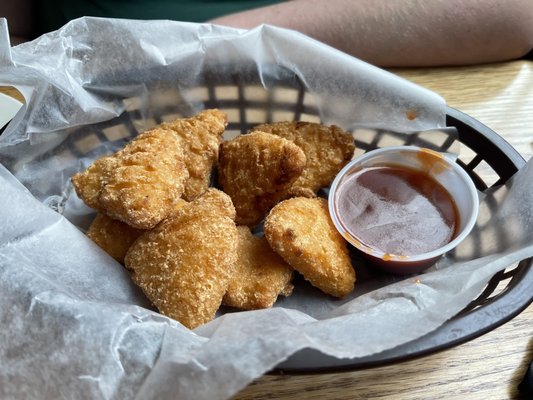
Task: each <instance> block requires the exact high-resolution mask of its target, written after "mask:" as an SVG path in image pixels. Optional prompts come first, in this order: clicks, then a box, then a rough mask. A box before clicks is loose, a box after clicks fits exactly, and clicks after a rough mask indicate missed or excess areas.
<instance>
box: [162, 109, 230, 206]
mask: <svg viewBox="0 0 533 400" xmlns="http://www.w3.org/2000/svg"><path fill="white" fill-rule="evenodd" d="M227 124H228V118H227V115H226V114H225V113H224V112H222V111H220V110H217V109H212V110H204V111H202V112H200V113H199V114H197V115H196V116H194V117H192V118H187V119H177V120H175V121H172V122H169V123H164V124H162V125H161V128H163V129H170V130H172V131H174V132H175V133H176V135H178V136H179V137H180V138H181V139H182V147H183V150H184V153H185V165H186V166H187V171H189V179H187V182H186V183H185V192H184V193H183V198H184V199H185V200H187V201H192V200H194V199H195V198H196V197H198V196H199V195H201V194H202V193H204V192H205V191H206V190H207V188H208V186H209V180H210V178H211V171H212V169H213V165H214V164H216V162H217V160H218V147H219V145H220V143H221V141H222V134H223V133H224V130H225V129H226V126H227Z"/></svg>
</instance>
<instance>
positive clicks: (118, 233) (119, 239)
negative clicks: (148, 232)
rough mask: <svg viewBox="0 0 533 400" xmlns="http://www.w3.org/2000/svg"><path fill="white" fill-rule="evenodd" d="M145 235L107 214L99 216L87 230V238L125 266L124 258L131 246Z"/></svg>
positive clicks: (141, 231)
mask: <svg viewBox="0 0 533 400" xmlns="http://www.w3.org/2000/svg"><path fill="white" fill-rule="evenodd" d="M143 233H144V231H143V230H140V229H135V228H132V227H131V226H129V225H128V224H125V223H124V222H121V221H117V220H115V219H112V218H110V217H108V216H107V215H105V214H98V215H97V216H96V218H95V219H94V220H93V222H92V223H91V226H90V227H89V229H88V230H87V236H88V237H89V238H90V239H91V240H92V241H93V242H95V243H96V244H97V245H98V246H100V247H101V248H102V249H103V250H104V251H105V252H106V253H107V254H109V255H110V256H111V257H113V258H114V259H115V260H117V261H118V262H119V263H121V264H124V256H125V255H126V252H127V251H128V249H129V248H130V246H131V245H132V244H133V242H135V240H137V238H138V237H139V236H141V235H142V234H143Z"/></svg>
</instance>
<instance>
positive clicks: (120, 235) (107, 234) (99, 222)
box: [87, 199, 187, 264]
mask: <svg viewBox="0 0 533 400" xmlns="http://www.w3.org/2000/svg"><path fill="white" fill-rule="evenodd" d="M185 204H187V202H186V201H185V200H183V199H179V200H178V202H177V203H176V204H175V206H174V211H173V212H176V211H177V210H179V209H180V208H181V207H183V206H184V205H185ZM144 232H145V231H144V230H141V229H135V228H132V227H131V226H129V225H128V224H126V223H124V222H122V221H117V220H116V219H112V218H110V217H108V216H107V215H105V214H100V213H99V214H98V215H97V216H96V218H95V219H94V220H93V222H92V223H91V225H90V226H89V229H88V230H87V236H88V237H89V238H90V239H91V240H92V241H93V242H95V243H96V244H97V245H98V246H100V247H101V248H102V249H103V250H104V251H105V252H106V253H107V254H109V255H110V256H111V257H113V258H114V259H115V260H117V261H118V262H119V263H121V264H124V257H125V256H126V252H127V251H128V249H129V248H130V246H131V245H132V244H133V242H135V240H136V239H137V238H138V237H139V236H141V235H142V234H143V233H144Z"/></svg>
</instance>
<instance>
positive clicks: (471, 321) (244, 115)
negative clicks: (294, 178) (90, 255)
mask: <svg viewBox="0 0 533 400" xmlns="http://www.w3.org/2000/svg"><path fill="white" fill-rule="evenodd" d="M251 77H252V78H251ZM146 84H147V85H148V86H150V85H149V84H148V83H146ZM265 85H266V87H267V88H266V89H265ZM87 89H88V90H90V88H87ZM160 89H161V88H160V87H158V83H157V82H153V84H152V87H151V88H150V90H153V93H156V92H158V91H160ZM251 90H252V91H253V90H257V91H258V93H260V94H261V96H249V93H250V91H251ZM279 91H281V92H284V95H283V96H277V95H276V93H277V92H279ZM164 92H165V94H164V95H162V97H161V96H160V97H161V98H165V97H166V98H167V100H168V101H158V106H157V107H155V108H150V111H149V115H146V113H144V114H143V113H142V112H141V111H140V108H139V106H138V104H136V102H135V101H132V102H131V104H130V106H128V107H126V111H125V112H123V113H122V114H121V115H120V117H118V118H115V119H113V120H109V121H105V122H102V123H99V124H95V125H90V126H82V127H75V128H73V129H71V130H69V131H68V132H65V140H64V141H63V142H62V143H61V144H60V145H58V146H56V147H54V148H53V149H51V150H47V151H46V152H45V153H43V154H41V155H40V157H42V158H44V159H47V158H50V157H70V158H74V159H79V158H85V157H86V158H96V157H97V156H99V155H101V154H103V153H105V152H107V153H109V152H110V151H112V150H114V149H117V148H120V147H122V146H123V145H124V143H125V142H126V141H128V140H130V139H131V138H132V137H134V136H136V135H137V134H138V133H139V130H142V129H139V127H140V126H144V125H143V124H144V122H143V121H146V120H147V119H149V120H151V121H152V122H153V123H154V124H156V123H161V122H164V121H168V120H170V119H172V118H175V117H179V116H187V115H190V114H193V113H194V112H195V110H198V109H201V108H219V109H221V110H223V111H226V112H227V113H228V117H229V125H228V130H227V131H228V135H229V137H231V136H232V135H236V134H239V133H245V132H247V131H248V130H249V129H250V128H252V127H253V126H254V125H256V124H258V123H264V122H274V121H279V120H296V121H298V120H312V121H318V120H320V118H319V111H318V108H317V107H316V106H315V105H313V102H309V101H308V99H309V97H310V96H311V94H310V93H308V92H306V90H305V89H304V85H303V84H302V83H301V81H300V79H299V78H298V77H297V76H295V75H294V74H292V73H290V71H289V72H288V73H286V74H281V75H278V76H276V77H275V79H272V80H271V81H268V82H266V83H265V81H264V80H263V81H261V80H259V79H258V78H257V77H255V76H254V75H253V74H245V73H243V70H242V68H239V70H238V71H234V70H233V71H232V70H229V72H228V70H227V69H226V70H224V71H220V70H216V69H215V72H213V73H205V74H204V75H203V76H202V77H201V79H200V85H197V86H195V87H180V88H172V89H170V90H169V89H168V87H166V88H165V89H164ZM95 93H97V94H98V95H100V96H101V95H102V92H101V91H100V90H98V91H95ZM221 94H223V95H221ZM124 100H129V99H124ZM126 102H127V101H126ZM447 125H448V126H450V127H455V128H456V129H457V132H458V136H457V135H450V136H449V137H448V138H447V139H446V140H444V141H440V142H439V143H438V144H435V143H426V142H425V141H424V140H425V139H424V138H422V137H420V136H418V135H416V134H415V135H413V134H410V135H405V134H399V133H394V132H386V131H381V130H375V131H374V136H373V137H372V138H371V139H370V140H366V141H364V142H363V141H360V140H358V139H357V137H356V145H357V148H358V149H359V151H363V152H364V151H368V150H371V149H373V148H376V147H379V146H380V143H381V142H382V139H383V137H384V136H387V135H393V136H395V137H394V139H395V141H396V143H398V141H400V142H403V144H418V145H425V146H428V147H433V148H434V149H436V150H440V151H447V150H448V149H450V148H451V147H452V146H453V144H454V142H456V141H458V142H460V143H461V145H463V146H467V147H468V149H469V150H470V154H471V157H469V159H468V160H467V159H465V160H463V159H461V158H459V159H458V160H457V162H458V163H459V164H460V165H461V166H462V167H463V168H464V169H465V170H466V171H467V172H468V174H469V175H470V176H471V177H472V178H473V180H474V182H475V183H476V186H477V188H478V189H479V190H480V191H486V190H487V189H488V188H490V187H492V186H495V185H500V184H502V183H505V182H506V181H507V180H508V179H509V178H511V176H513V174H514V173H515V172H517V171H518V170H519V169H520V168H521V167H522V166H523V165H525V160H524V159H523V158H522V157H521V156H520V154H519V153H518V152H517V151H516V150H515V149H514V148H513V147H512V146H510V145H509V144H508V143H507V142H505V141H504V140H503V139H502V138H501V137H500V136H498V135H497V134H496V133H495V132H493V131H492V130H490V129H489V128H488V127H486V126H484V125H483V124H481V123H479V122H478V121H476V120H474V119H473V118H471V117H469V116H468V115H466V114H464V113H462V112H460V111H458V110H456V109H453V108H448V109H447ZM144 127H145V128H146V126H144ZM421 141H422V142H421ZM103 142H105V143H106V145H105V146H101V145H100V144H101V143H103ZM400 144H402V143H400ZM102 147H105V149H104V150H102ZM2 162H3V163H5V164H6V165H7V166H8V168H9V164H10V161H9V160H6V159H4V160H2ZM480 165H484V168H489V169H490V170H491V171H492V175H493V177H492V178H491V180H490V181H487V180H486V179H485V178H484V177H482V176H480V175H479V174H478V173H477V168H478V167H479V166H480ZM79 167H80V166H79V165H78V166H77V168H79ZM73 172H75V171H73V170H70V171H69V170H66V171H65V175H66V176H70V175H72V173H73ZM34 194H35V193H34ZM57 208H58V209H59V210H60V209H61V204H59V205H57ZM532 288H533V268H532V259H531V258H528V259H525V260H522V261H521V262H519V263H518V264H517V265H512V266H509V267H508V268H507V269H506V270H504V271H501V272H499V273H497V274H496V275H494V276H493V277H492V279H491V280H490V282H489V283H488V285H487V286H486V288H485V290H484V291H483V292H482V293H481V294H480V295H479V296H478V297H477V298H475V299H472V302H471V303H470V304H469V305H468V306H467V307H466V308H465V309H464V310H463V311H462V312H460V313H459V314H458V315H456V316H455V317H453V318H452V319H450V320H449V321H447V322H446V323H445V324H444V325H442V326H441V327H440V328H438V329H437V330H436V331H434V332H432V333H430V334H428V335H426V336H424V337H422V338H420V339H417V340H415V341H413V342H410V343H407V344H405V345H402V346H399V347H397V348H394V349H392V350H388V351H384V352H382V353H379V354H375V355H372V356H368V357H362V358H355V359H336V358H333V357H329V356H326V355H324V354H322V353H320V352H318V351H314V350H307V349H306V350H302V351H300V352H298V353H296V354H295V355H293V356H292V357H290V358H289V359H288V360H287V361H285V362H283V363H282V364H280V365H279V366H278V368H277V369H276V370H275V371H283V372H285V373H298V372H305V373H309V372H321V371H326V370H339V369H355V368H364V367H368V366H376V365H382V364H387V363H391V362H397V361H401V360H405V359H408V358H412V357H416V356H421V355H425V354H429V353H432V352H435V351H438V350H441V349H444V348H448V347H451V346H454V345H456V344H459V343H462V342H465V341H468V340H470V339H472V338H475V337H477V336H480V335H482V334H484V333H486V332H488V331H489V330H491V329H493V328H495V327H497V326H499V325H501V324H503V323H505V322H506V321H508V320H510V319H511V318H513V317H514V316H516V315H517V314H518V313H520V312H521V311H522V310H523V309H525V308H526V307H527V306H528V305H529V304H530V303H531V302H532V301H533V290H532Z"/></svg>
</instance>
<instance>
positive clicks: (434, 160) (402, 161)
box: [328, 146, 479, 275]
mask: <svg viewBox="0 0 533 400" xmlns="http://www.w3.org/2000/svg"><path fill="white" fill-rule="evenodd" d="M384 165H396V166H400V167H401V166H404V167H407V168H411V169H415V170H417V171H420V172H423V173H425V174H427V175H429V176H430V177H431V178H433V179H434V180H436V181H437V182H438V183H440V184H441V185H442V186H443V187H444V188H445V189H446V190H447V191H448V192H449V194H450V195H451V197H452V198H453V200H454V201H455V204H456V206H457V211H458V214H459V221H458V228H457V229H456V233H455V236H454V237H452V239H451V241H449V242H448V243H446V244H445V245H443V246H441V247H439V248H437V249H435V250H432V251H429V252H426V253H422V254H414V255H402V254H390V253H386V252H384V251H382V250H380V249H377V248H374V247H370V246H368V245H366V244H364V243H362V242H361V241H360V240H359V239H358V234H357V232H351V231H350V229H348V228H347V226H346V225H345V224H344V223H343V221H342V218H341V217H340V216H339V209H338V205H337V203H338V196H339V188H341V186H342V185H343V184H344V183H345V182H346V180H347V179H348V178H349V177H350V176H351V175H352V174H354V173H357V172H359V171H361V170H362V169H364V168H370V167H377V166H384ZM328 205H329V212H330V215H331V218H332V220H333V223H334V224H335V227H336V228H337V230H338V231H339V232H340V233H341V235H342V236H343V237H344V238H345V239H346V240H347V241H348V242H349V243H350V244H351V245H352V246H354V247H355V248H356V249H357V250H358V251H360V252H361V253H363V255H364V256H365V257H366V258H367V259H368V260H369V261H370V262H371V263H372V264H374V265H376V266H378V267H380V268H382V269H385V270H386V271H389V272H392V273H394V274H400V275H405V274H413V273H418V272H421V271H423V270H424V269H426V268H428V267H430V266H431V265H433V264H434V263H435V262H436V261H437V260H438V259H439V258H440V257H441V256H442V255H443V254H444V253H446V252H448V251H450V250H452V249H453V248H455V247H456V246H457V245H458V244H459V243H461V242H462V241H463V240H464V239H465V238H466V236H467V235H468V234H469V233H470V231H471V230H472V228H473V227H474V225H475V223H476V220H477V216H478V212H479V198H478V192H477V189H476V187H475V185H474V182H473V181H472V179H471V178H470V176H468V174H467V173H466V171H465V170H464V169H463V168H461V166H459V165H458V164H457V163H455V162H454V161H452V160H451V159H450V158H448V157H446V156H445V155H444V154H442V153H439V152H436V151H433V150H430V149H426V148H422V147H416V146H396V147H385V148H381V149H377V150H372V151H369V152H367V153H365V154H363V155H361V156H359V157H357V158H354V159H353V160H352V161H351V162H349V163H348V164H347V165H346V166H345V167H344V168H343V169H342V170H341V171H340V172H339V173H338V175H337V176H336V178H335V179H334V181H333V183H332V185H331V188H330V192H329V198H328Z"/></svg>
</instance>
